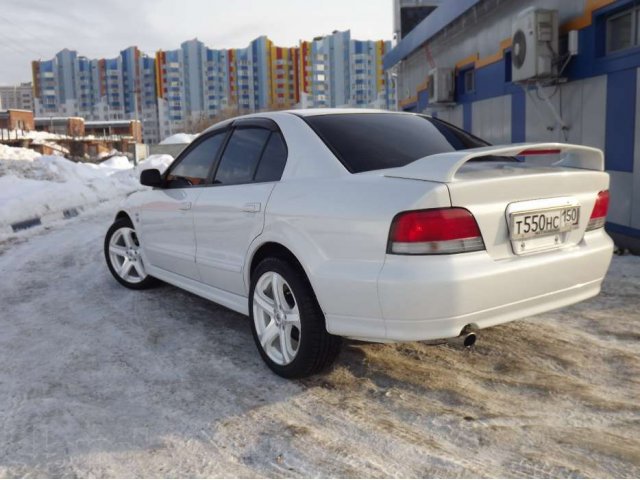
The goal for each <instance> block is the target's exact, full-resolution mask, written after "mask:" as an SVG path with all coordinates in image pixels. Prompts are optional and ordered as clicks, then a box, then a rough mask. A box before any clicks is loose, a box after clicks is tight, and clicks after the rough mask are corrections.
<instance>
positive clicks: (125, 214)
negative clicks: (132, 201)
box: [115, 210, 133, 223]
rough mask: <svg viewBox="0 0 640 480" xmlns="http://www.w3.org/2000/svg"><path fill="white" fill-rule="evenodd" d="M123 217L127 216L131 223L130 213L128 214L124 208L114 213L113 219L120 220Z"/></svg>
mask: <svg viewBox="0 0 640 480" xmlns="http://www.w3.org/2000/svg"><path fill="white" fill-rule="evenodd" d="M123 218H128V219H129V221H130V222H132V223H133V219H132V218H131V215H129V214H128V213H127V212H126V211H124V210H120V211H119V212H118V213H116V218H115V220H116V221H117V220H122V219H123Z"/></svg>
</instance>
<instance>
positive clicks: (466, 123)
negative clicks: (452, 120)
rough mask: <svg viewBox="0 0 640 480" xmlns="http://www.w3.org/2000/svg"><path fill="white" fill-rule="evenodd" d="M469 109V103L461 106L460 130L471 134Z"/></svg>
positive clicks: (470, 113)
mask: <svg viewBox="0 0 640 480" xmlns="http://www.w3.org/2000/svg"><path fill="white" fill-rule="evenodd" d="M471 108H472V107H471V103H470V102H467V103H465V104H463V105H462V128H463V129H464V130H466V131H467V132H471V115H472V112H471Z"/></svg>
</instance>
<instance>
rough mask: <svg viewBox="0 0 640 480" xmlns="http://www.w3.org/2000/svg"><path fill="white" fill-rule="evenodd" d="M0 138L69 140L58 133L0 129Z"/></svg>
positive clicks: (66, 136)
mask: <svg viewBox="0 0 640 480" xmlns="http://www.w3.org/2000/svg"><path fill="white" fill-rule="evenodd" d="M0 137H2V138H10V139H19V138H24V139H31V140H40V141H44V140H60V139H65V138H71V137H69V136H68V135H61V134H59V133H51V132H41V131H38V130H30V131H27V130H7V129H6V128H3V129H0Z"/></svg>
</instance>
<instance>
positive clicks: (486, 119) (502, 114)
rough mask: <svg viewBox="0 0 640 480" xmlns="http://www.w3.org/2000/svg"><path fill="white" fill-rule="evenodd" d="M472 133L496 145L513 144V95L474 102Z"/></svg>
mask: <svg viewBox="0 0 640 480" xmlns="http://www.w3.org/2000/svg"><path fill="white" fill-rule="evenodd" d="M471 108H472V115H471V133H473V134H474V135H477V136H478V137H480V138H482V139H483V140H486V141H487V142H489V143H493V144H494V145H500V144H504V143H511V95H503V96H502V97H495V98H488V99H486V100H480V101H478V102H473V105H472V107H471Z"/></svg>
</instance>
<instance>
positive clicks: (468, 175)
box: [385, 143, 609, 259]
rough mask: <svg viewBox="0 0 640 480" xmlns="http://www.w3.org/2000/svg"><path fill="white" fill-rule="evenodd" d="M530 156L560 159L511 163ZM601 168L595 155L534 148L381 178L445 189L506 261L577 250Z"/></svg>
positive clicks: (414, 166)
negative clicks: (438, 184) (442, 185)
mask: <svg viewBox="0 0 640 480" xmlns="http://www.w3.org/2000/svg"><path fill="white" fill-rule="evenodd" d="M532 155H545V156H549V155H551V156H556V155H557V156H560V160H559V161H558V162H556V163H554V164H552V165H539V164H533V162H528V161H516V160H515V158H514V157H519V158H525V159H527V158H529V157H530V156H532ZM505 157H510V158H505ZM478 160H481V161H478ZM482 160H485V161H482ZM603 168H604V160H603V156H602V152H601V151H600V150H597V149H593V148H589V147H582V146H578V145H567V144H559V143H540V144H520V145H506V146H496V147H483V148H478V149H471V150H462V151H457V152H448V153H444V154H439V155H431V156H429V157H425V158H422V159H419V160H417V161H415V162H412V163H411V164H409V165H406V166H404V167H400V168H396V169H393V170H387V171H386V172H385V175H386V176H388V177H395V178H407V179H415V180H424V181H430V182H441V183H445V184H446V186H447V188H448V190H449V195H450V198H451V206H453V207H463V208H466V209H467V210H469V211H470V212H471V213H472V214H473V216H474V217H475V218H476V221H477V222H478V226H479V228H480V231H481V233H482V237H483V240H484V243H485V246H486V249H487V252H488V253H489V254H490V255H491V256H492V257H493V258H495V259H506V258H514V257H517V256H521V255H529V254H534V253H540V252H542V251H548V250H555V249H557V248H563V247H570V246H572V245H576V244H578V243H579V242H580V241H581V239H582V237H583V236H584V233H585V231H586V228H587V224H588V223H589V218H590V216H591V212H592V211H593V207H594V204H595V201H596V198H597V195H598V192H600V191H602V190H606V189H607V188H608V184H609V179H608V175H607V174H606V173H604V172H603V171H602V170H603ZM518 222H520V223H519V224H518ZM539 223H543V224H544V226H543V227H545V228H542V229H541V230H540V229H539V228H538V224H539ZM533 224H536V228H535V231H532V230H533ZM527 225H528V226H527ZM525 230H526V231H525Z"/></svg>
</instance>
